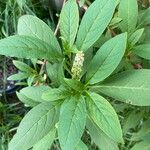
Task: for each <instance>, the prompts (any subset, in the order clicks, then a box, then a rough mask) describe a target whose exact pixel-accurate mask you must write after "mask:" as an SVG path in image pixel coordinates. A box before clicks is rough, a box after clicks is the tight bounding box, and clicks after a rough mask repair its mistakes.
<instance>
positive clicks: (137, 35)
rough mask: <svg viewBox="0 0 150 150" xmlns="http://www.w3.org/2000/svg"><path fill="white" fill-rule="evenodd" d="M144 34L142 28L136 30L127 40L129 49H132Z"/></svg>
mask: <svg viewBox="0 0 150 150" xmlns="http://www.w3.org/2000/svg"><path fill="white" fill-rule="evenodd" d="M143 32H144V28H142V29H138V30H136V31H135V32H134V33H133V34H132V35H131V36H130V37H129V39H128V43H129V45H130V46H131V47H133V46H134V45H135V44H136V43H137V42H138V41H139V39H140V38H141V36H142V34H143Z"/></svg>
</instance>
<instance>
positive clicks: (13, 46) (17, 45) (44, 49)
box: [0, 35, 61, 61]
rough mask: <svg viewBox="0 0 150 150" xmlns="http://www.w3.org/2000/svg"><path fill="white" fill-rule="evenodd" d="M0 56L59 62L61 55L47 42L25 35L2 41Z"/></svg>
mask: <svg viewBox="0 0 150 150" xmlns="http://www.w3.org/2000/svg"><path fill="white" fill-rule="evenodd" d="M0 54H1V55H6V56H11V57H19V58H29V59H33V58H39V59H47V60H50V61H57V60H58V59H60V58H61V56H60V54H59V53H58V52H56V51H54V50H53V48H52V47H51V46H50V45H49V44H47V43H46V42H44V41H42V40H40V39H37V38H34V37H31V36H24V35H20V36H18V35H15V36H10V37H8V38H5V39H2V40H0Z"/></svg>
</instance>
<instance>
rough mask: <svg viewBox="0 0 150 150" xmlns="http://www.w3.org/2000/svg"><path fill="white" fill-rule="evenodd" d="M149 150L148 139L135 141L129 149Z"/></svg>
mask: <svg viewBox="0 0 150 150" xmlns="http://www.w3.org/2000/svg"><path fill="white" fill-rule="evenodd" d="M141 149H142V150H149V149H150V144H149V141H142V142H139V143H136V144H135V145H134V146H133V147H132V148H131V150H141Z"/></svg>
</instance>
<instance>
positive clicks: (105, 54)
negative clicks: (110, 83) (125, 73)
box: [86, 34, 127, 84]
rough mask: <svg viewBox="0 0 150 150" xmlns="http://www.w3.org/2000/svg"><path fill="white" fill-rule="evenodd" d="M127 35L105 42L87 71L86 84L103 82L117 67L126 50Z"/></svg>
mask: <svg viewBox="0 0 150 150" xmlns="http://www.w3.org/2000/svg"><path fill="white" fill-rule="evenodd" d="M126 40H127V35H126V34H121V35H118V36H116V37H114V38H112V39H111V40H109V41H108V42H106V43H105V44H104V45H103V46H102V47H101V48H100V49H99V50H98V52H97V53H96V55H95V56H94V58H93V60H92V61H91V63H90V65H89V67H88V70H87V79H86V80H87V82H90V83H91V84H94V83H97V82H100V81H103V80H104V79H105V78H107V77H108V76H109V75H110V74H111V73H112V72H113V71H114V70H115V69H116V67H117V66H118V65H119V63H120V61H121V59H122V57H123V55H124V53H125V49H126Z"/></svg>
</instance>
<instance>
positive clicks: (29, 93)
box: [20, 85, 51, 102]
mask: <svg viewBox="0 0 150 150" xmlns="http://www.w3.org/2000/svg"><path fill="white" fill-rule="evenodd" d="M49 90H51V88H50V87H49V86H44V85H41V86H29V87H26V88H23V89H22V90H20V93H21V94H23V95H24V96H26V97H28V98H29V99H32V100H33V101H35V102H43V99H42V94H43V93H44V92H45V91H49Z"/></svg>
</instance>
